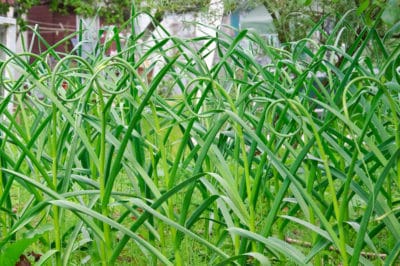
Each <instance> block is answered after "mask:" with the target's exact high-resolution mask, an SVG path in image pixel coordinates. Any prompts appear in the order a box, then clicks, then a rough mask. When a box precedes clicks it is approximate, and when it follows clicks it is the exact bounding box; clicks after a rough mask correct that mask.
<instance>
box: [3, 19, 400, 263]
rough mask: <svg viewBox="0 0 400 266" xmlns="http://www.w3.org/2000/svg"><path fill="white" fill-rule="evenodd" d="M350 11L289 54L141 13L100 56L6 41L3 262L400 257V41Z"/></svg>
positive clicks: (114, 31) (243, 35)
mask: <svg viewBox="0 0 400 266" xmlns="http://www.w3.org/2000/svg"><path fill="white" fill-rule="evenodd" d="M350 15H352V13H351V12H349V13H348V14H345V15H344V16H343V18H342V19H341V20H340V21H339V22H338V23H336V25H335V28H334V29H333V31H332V33H331V34H330V35H329V36H327V35H326V33H325V32H324V31H323V29H322V27H321V25H322V23H323V21H321V22H320V23H317V24H315V25H314V28H313V29H312V31H311V32H309V35H308V37H311V36H312V35H313V34H314V33H316V32H320V33H321V34H323V35H324V36H325V37H326V41H325V42H324V44H319V43H317V42H315V41H313V40H312V39H311V38H306V39H302V40H299V41H297V42H291V43H288V44H287V45H286V46H284V47H282V48H275V47H272V46H269V45H268V43H267V42H266V41H265V40H263V39H262V38H260V37H259V36H257V35H256V34H254V33H252V32H249V31H242V32H240V33H239V34H238V35H237V36H235V37H231V36H229V35H227V34H225V33H224V32H223V31H220V32H218V36H217V37H213V36H209V37H201V38H194V39H180V38H177V37H174V36H170V35H169V34H168V33H167V32H166V37H165V38H162V39H158V40H156V42H153V43H149V42H148V40H143V36H144V35H142V34H141V33H137V32H134V30H133V28H132V25H133V23H132V20H129V21H128V22H126V23H125V24H124V25H121V26H120V27H118V28H117V27H113V28H110V29H109V30H110V34H107V36H109V39H107V40H106V41H105V44H104V45H99V46H98V47H97V51H96V53H95V56H93V57H88V58H87V57H85V58H84V57H82V56H80V54H81V51H80V48H79V47H80V46H79V45H78V48H77V49H76V50H74V51H73V52H71V54H58V53H56V52H55V49H54V47H48V50H47V51H46V52H44V53H43V54H41V55H34V54H31V53H29V52H25V53H23V54H13V53H12V52H10V51H8V50H7V48H6V47H4V46H2V47H1V49H2V50H3V51H5V52H6V53H8V56H9V59H7V60H6V61H4V62H2V64H1V68H0V72H1V73H0V77H1V80H0V83H1V84H2V88H3V89H5V93H4V95H3V96H2V98H1V99H0V119H1V121H0V195H1V196H0V207H1V209H0V236H1V237H0V251H1V256H0V264H1V265H14V264H15V262H16V261H18V260H19V258H20V255H21V254H24V255H25V256H26V257H27V258H29V259H31V260H32V259H33V257H34V256H32V254H42V256H41V258H40V261H39V262H38V264H39V265H41V264H44V265H47V264H48V265H81V264H85V263H86V264H88V265H98V264H102V265H113V264H117V263H118V264H120V265H149V264H150V265H157V264H160V263H162V264H167V265H170V264H176V265H204V264H210V265H227V264H229V263H233V264H239V265H246V264H249V265H251V264H256V263H259V264H262V265H268V264H282V265H291V264H293V265H306V264H310V265H329V264H331V265H338V264H339V263H341V264H342V265H358V264H363V265H371V264H378V265H380V264H385V265H394V264H395V263H396V262H397V263H398V262H399V260H398V256H399V253H400V231H399V228H400V222H399V215H400V189H399V188H400V171H399V168H400V160H399V154H400V127H399V123H400V121H399V115H400V100H399V93H400V85H399V81H400V73H399V72H400V66H399V62H400V61H399V58H400V57H399V55H400V45H398V44H395V45H393V42H391V38H390V36H391V34H392V33H393V32H394V31H390V30H389V31H387V34H386V35H383V36H382V35H380V34H378V32H377V30H376V24H373V25H367V26H364V27H363V28H362V29H361V31H359V32H355V31H354V28H353V27H351V26H350V25H349V24H347V23H346V18H347V16H350ZM376 23H378V20H377V21H376ZM124 30H130V32H131V34H130V36H129V38H128V39H127V40H124V41H123V40H121V37H120V34H119V33H120V32H122V31H124ZM78 34H79V33H78ZM346 34H353V35H355V36H356V38H355V40H354V42H353V43H352V44H351V46H349V47H345V48H343V46H342V45H341V44H342V41H341V40H342V38H343V36H346ZM79 35H80V34H79ZM71 37H72V36H71ZM37 38H40V36H37ZM41 41H42V42H43V44H44V45H46V44H45V43H44V40H41ZM64 41H68V39H65V40H64ZM244 42H247V43H248V44H250V45H246V46H244V45H243V43H244ZM121 43H125V45H121ZM112 44H114V45H115V46H116V47H117V50H118V54H117V55H116V56H112V57H110V56H107V50H108V48H109V47H110V46H111V45H112ZM212 44H216V53H217V55H218V57H219V59H218V60H217V61H216V64H215V65H214V66H213V67H212V68H211V69H209V68H208V67H207V66H206V64H205V62H204V56H205V55H204V51H207V48H208V47H211V46H212ZM58 45H62V43H60V44H58ZM194 47H197V48H194ZM245 47H246V48H245ZM260 54H263V55H265V56H267V57H268V58H269V63H268V64H266V65H262V64H260V63H259V62H258V61H257V57H256V56H259V55H260ZM50 58H53V59H54V60H55V62H54V61H52V63H51V64H50V61H51V60H50ZM13 77H15V78H13ZM172 91H174V93H172ZM32 252H33V253H32ZM29 254H30V255H29Z"/></svg>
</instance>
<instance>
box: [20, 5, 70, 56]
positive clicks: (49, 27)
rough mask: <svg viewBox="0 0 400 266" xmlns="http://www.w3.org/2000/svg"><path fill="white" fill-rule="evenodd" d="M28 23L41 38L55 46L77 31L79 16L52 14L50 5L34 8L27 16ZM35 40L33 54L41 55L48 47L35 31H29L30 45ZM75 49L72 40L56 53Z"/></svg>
mask: <svg viewBox="0 0 400 266" xmlns="http://www.w3.org/2000/svg"><path fill="white" fill-rule="evenodd" d="M27 23H28V25H29V26H30V27H32V28H33V29H36V30H37V31H38V33H39V34H40V36H41V37H42V38H43V39H44V40H45V41H46V42H48V44H49V45H54V44H56V43H57V42H59V41H61V40H62V39H63V38H64V37H66V36H68V35H70V34H72V33H73V32H75V31H76V29H77V27H76V25H77V16H76V15H75V14H60V13H55V12H52V11H51V10H50V8H49V6H48V4H42V5H38V6H34V7H32V8H31V9H30V10H29V12H28V14H27ZM32 40H33V46H32V50H31V52H33V53H40V52H43V51H44V50H46V45H45V44H44V43H43V42H42V41H40V40H39V38H38V36H37V34H35V33H34V31H33V30H28V44H29V45H30V44H31V43H32ZM72 48H73V44H72V42H71V40H69V41H67V42H64V43H62V44H61V45H59V46H57V48H56V51H59V52H67V51H70V50H71V49H72Z"/></svg>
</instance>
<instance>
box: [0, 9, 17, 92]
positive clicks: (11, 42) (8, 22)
mask: <svg viewBox="0 0 400 266" xmlns="http://www.w3.org/2000/svg"><path fill="white" fill-rule="evenodd" d="M0 42H1V44H2V45H4V46H5V47H7V48H8V49H9V50H11V51H12V52H15V51H16V43H17V25H16V20H15V19H14V18H9V17H3V16H0ZM5 59H7V54H6V53H5V51H4V50H3V49H0V60H1V61H4V60H5ZM8 74H11V75H12V73H5V75H8ZM5 93H6V91H5V90H4V88H2V86H1V85H0V97H3V96H5Z"/></svg>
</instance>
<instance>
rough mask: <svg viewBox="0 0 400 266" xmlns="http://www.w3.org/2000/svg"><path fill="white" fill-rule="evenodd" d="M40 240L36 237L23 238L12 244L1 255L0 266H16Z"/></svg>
mask: <svg viewBox="0 0 400 266" xmlns="http://www.w3.org/2000/svg"><path fill="white" fill-rule="evenodd" d="M38 238H39V236H38V235H36V236H35V237H33V238H22V239H20V240H17V241H16V242H14V243H12V244H10V245H9V246H8V247H7V248H6V249H5V250H4V251H2V252H1V255H0V265H15V264H16V263H17V261H18V259H19V257H20V256H21V255H22V254H23V253H24V251H25V249H27V248H28V247H29V246H30V245H31V244H32V243H34V242H35V241H36V240H37V239H38Z"/></svg>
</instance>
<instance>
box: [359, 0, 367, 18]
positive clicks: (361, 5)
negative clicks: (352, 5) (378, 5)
mask: <svg viewBox="0 0 400 266" xmlns="http://www.w3.org/2000/svg"><path fill="white" fill-rule="evenodd" d="M369 5H370V3H369V0H365V1H363V2H361V3H360V6H359V7H358V8H357V14H358V15H360V14H361V13H362V12H364V11H365V10H366V9H367V8H368V7H369Z"/></svg>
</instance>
